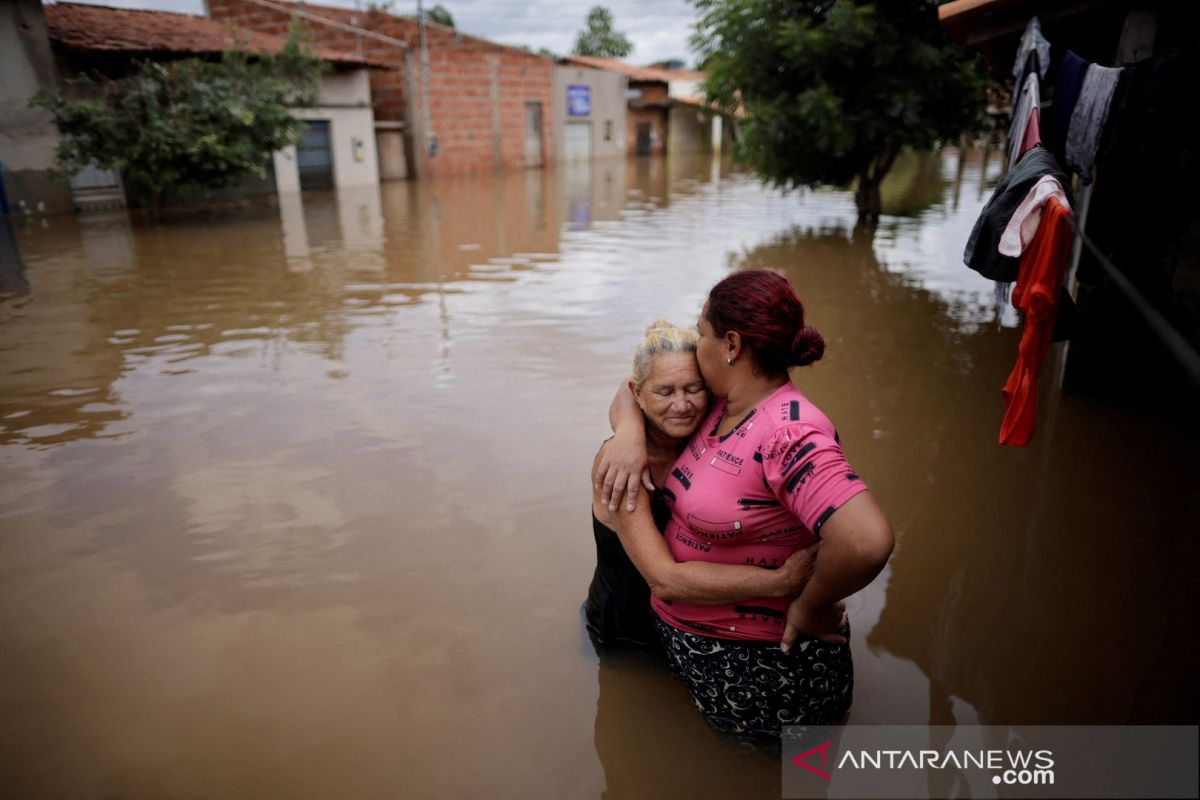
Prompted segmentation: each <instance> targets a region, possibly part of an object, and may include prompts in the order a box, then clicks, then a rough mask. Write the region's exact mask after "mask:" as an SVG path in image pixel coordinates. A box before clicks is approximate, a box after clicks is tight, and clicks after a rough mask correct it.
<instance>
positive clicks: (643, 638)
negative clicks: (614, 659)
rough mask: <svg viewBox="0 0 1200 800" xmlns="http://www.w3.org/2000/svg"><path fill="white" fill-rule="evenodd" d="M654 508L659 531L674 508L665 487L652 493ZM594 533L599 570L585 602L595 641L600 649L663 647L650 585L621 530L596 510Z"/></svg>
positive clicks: (589, 631) (588, 623)
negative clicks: (631, 556) (619, 533)
mask: <svg viewBox="0 0 1200 800" xmlns="http://www.w3.org/2000/svg"><path fill="white" fill-rule="evenodd" d="M650 512H651V514H652V515H653V516H654V524H655V525H656V526H657V527H658V529H659V531H662V530H663V529H664V528H666V526H667V522H668V521H669V520H670V518H671V510H670V508H668V506H667V503H666V500H665V499H664V498H663V493H662V491H661V490H655V491H654V493H653V494H652V495H651V497H650ZM592 534H593V536H594V537H595V539H596V571H595V573H594V574H593V575H592V583H591V585H590V586H588V596H587V602H586V603H585V604H584V610H585V614H586V617H587V629H588V635H589V636H590V637H591V639H592V643H593V644H594V645H595V646H596V649H597V650H600V649H602V648H605V647H611V646H612V645H619V644H627V645H635V646H637V647H645V648H649V649H652V650H661V649H662V648H661V645H660V644H659V641H658V633H657V631H656V630H655V628H654V612H653V611H652V610H651V609H650V587H649V586H647V585H646V581H645V579H643V578H642V576H641V574H640V573H639V572H638V571H637V567H635V566H634V565H633V562H632V561H630V560H629V556H628V555H626V554H625V548H624V547H622V546H621V540H620V538H619V537H618V536H617V532H616V531H614V530H613V529H612V528H610V527H608V526H607V525H605V524H604V523H603V522H601V521H600V520H598V519H597V518H596V515H595V514H592Z"/></svg>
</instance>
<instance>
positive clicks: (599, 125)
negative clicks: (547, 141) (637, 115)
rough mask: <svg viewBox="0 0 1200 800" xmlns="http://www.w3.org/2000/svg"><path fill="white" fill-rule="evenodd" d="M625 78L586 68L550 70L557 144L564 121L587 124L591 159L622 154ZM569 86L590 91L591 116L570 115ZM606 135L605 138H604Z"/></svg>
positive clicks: (560, 152) (561, 155)
mask: <svg viewBox="0 0 1200 800" xmlns="http://www.w3.org/2000/svg"><path fill="white" fill-rule="evenodd" d="M628 85H629V81H628V79H627V78H626V77H625V76H624V75H621V74H620V73H617V72H609V71H607V70H599V69H589V68H587V67H574V66H556V67H555V68H554V129H555V133H556V134H557V137H558V141H559V142H560V143H561V142H562V140H563V136H564V133H563V126H564V125H566V124H567V123H568V122H573V123H574V122H590V123H591V125H592V157H593V158H610V157H615V156H623V155H625V137H626V128H625V117H626V107H625V104H626V100H625V90H626V88H627V87H628ZM569 86H587V87H588V88H589V89H591V104H590V105H591V109H590V110H591V113H590V114H588V115H587V116H571V115H570V114H569V113H568V107H567V90H568V87H569ZM606 134H607V136H606ZM564 151H565V148H563V147H561V146H560V147H559V148H558V160H559V161H563V160H565V157H566V153H565V152H564Z"/></svg>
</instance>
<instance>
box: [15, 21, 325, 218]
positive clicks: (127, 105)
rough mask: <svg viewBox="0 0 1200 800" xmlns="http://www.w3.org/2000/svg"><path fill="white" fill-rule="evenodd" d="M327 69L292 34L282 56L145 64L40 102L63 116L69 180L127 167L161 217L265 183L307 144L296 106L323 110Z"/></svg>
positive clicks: (136, 188) (62, 162)
mask: <svg viewBox="0 0 1200 800" xmlns="http://www.w3.org/2000/svg"><path fill="white" fill-rule="evenodd" d="M321 68H322V64H321V62H320V61H319V60H318V59H316V58H315V57H314V56H313V55H312V54H311V52H310V50H309V49H308V48H307V47H306V46H305V45H304V43H303V42H302V41H301V38H300V35H299V32H298V31H297V30H293V31H292V33H291V35H289V37H288V41H287V44H286V46H285V47H284V49H283V50H282V51H281V52H279V53H278V54H274V55H268V54H250V53H247V52H245V51H244V50H242V49H240V48H237V49H234V50H231V51H229V52H227V53H225V54H224V55H223V56H222V58H221V59H220V60H219V61H206V60H203V59H199V58H188V59H182V60H178V61H168V62H154V61H143V62H140V63H138V64H136V65H135V68H134V69H133V71H132V72H131V73H130V74H128V75H125V76H122V77H117V78H104V79H92V78H88V77H83V78H80V79H78V80H74V81H71V82H70V84H69V86H68V88H67V91H56V92H42V93H40V94H39V95H38V96H37V97H35V98H34V100H33V101H32V102H33V104H35V105H40V106H43V107H45V108H47V109H48V110H49V111H50V112H51V113H52V114H53V116H54V120H55V123H56V124H57V126H58V130H59V134H60V138H59V145H58V152H57V157H58V167H59V169H60V170H61V171H62V172H63V173H66V174H68V175H69V174H73V173H75V172H77V171H79V170H80V169H82V168H84V167H86V166H88V165H91V164H94V165H96V166H99V167H100V168H102V169H113V170H118V171H120V173H121V178H122V180H123V181H124V183H125V185H126V186H127V187H129V189H130V190H131V191H132V192H133V193H134V194H135V195H136V196H137V197H138V199H139V200H141V202H142V203H143V204H144V205H146V206H149V207H151V208H153V209H154V211H155V212H156V213H157V212H159V211H161V209H162V205H163V201H164V199H165V198H166V197H167V196H168V195H171V194H180V195H183V194H196V193H207V192H209V191H211V190H212V189H218V188H221V187H223V186H228V185H230V184H232V183H235V182H237V181H238V180H241V179H242V178H244V177H246V176H248V175H258V176H260V177H262V176H264V175H265V174H266V166H265V165H266V161H267V158H268V157H269V156H270V154H271V153H272V152H273V151H275V150H279V149H281V148H283V147H286V146H288V145H290V144H294V143H295V142H296V141H298V140H299V138H300V130H301V125H302V123H301V122H300V121H299V120H297V119H295V118H294V117H292V115H291V113H290V109H291V108H297V107H304V106H311V105H314V104H315V103H316V100H317V92H318V89H319V82H320V74H321Z"/></svg>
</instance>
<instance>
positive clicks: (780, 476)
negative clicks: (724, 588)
mask: <svg viewBox="0 0 1200 800" xmlns="http://www.w3.org/2000/svg"><path fill="white" fill-rule="evenodd" d="M697 330H698V332H699V334H700V338H699V341H698V343H697V345H696V362H697V364H698V366H699V372H700V374H701V375H702V376H703V377H704V381H705V384H706V385H707V386H708V388H709V390H710V391H711V392H712V394H713V396H714V397H715V398H716V399H717V402H716V403H715V404H714V406H713V408H712V409H711V410H710V411H709V412H708V414H707V415H706V417H705V419H704V421H703V422H702V423H701V424H700V426H699V428H698V430H697V431H696V433H695V434H693V436H692V438H691V439H690V440H689V442H688V443H687V445H686V446H685V447H683V448H681V450H680V454H679V457H678V458H677V459H676V460H675V462H674V463H673V464H672V465H669V466H667V467H659V473H660V474H662V475H663V477H664V482H662V483H656V485H657V486H659V487H661V488H660V490H659V491H660V492H661V493H662V494H663V495H664V496H665V497H666V498H667V500H668V505H669V510H670V520H669V521H668V523H667V525H666V527H665V528H664V529H663V535H662V536H661V537H660V536H658V527H657V526H656V525H655V524H654V523H653V522H652V521H651V519H650V515H649V514H648V513H647V510H646V507H645V504H644V503H642V504H640V506H641V507H640V508H636V509H632V510H631V507H632V506H633V505H637V504H635V503H631V502H629V498H628V496H627V497H626V498H625V499H626V502H625V503H620V502H617V501H616V500H614V498H613V497H612V495H613V494H614V493H615V491H614V488H613V487H614V486H617V487H619V486H621V485H623V484H624V481H625V476H620V475H619V476H616V479H615V480H614V479H612V477H611V476H606V475H604V474H603V473H604V472H605V471H606V470H607V465H608V463H609V462H608V460H607V459H606V460H604V461H602V460H601V459H599V458H598V459H597V463H596V465H595V470H594V471H593V476H594V481H595V483H596V484H599V485H601V486H602V487H603V488H598V489H596V490H595V495H596V496H595V497H594V499H593V507H597V506H599V507H601V508H609V506H613V507H615V510H613V511H612V512H611V513H612V517H611V522H610V525H611V526H612V527H613V528H615V529H616V530H617V532H618V535H619V537H620V541H621V542H622V543H623V544H624V545H625V547H626V549H627V550H628V552H629V556H630V558H631V559H632V561H633V564H635V565H636V566H637V568H638V569H640V570H641V571H642V574H644V575H645V574H647V572H648V571H650V570H651V569H654V567H652V566H651V558H652V555H651V548H650V540H652V539H654V540H657V543H656V544H657V547H659V548H663V549H665V550H666V551H667V552H666V555H665V556H664V558H666V559H669V560H671V561H672V562H674V561H676V560H678V561H679V562H680V563H679V564H677V565H676V566H678V567H680V568H683V567H688V566H695V565H700V564H704V565H707V566H709V567H719V566H722V565H730V564H738V565H743V564H759V565H761V566H766V567H769V566H772V565H775V564H779V563H782V562H784V561H785V560H786V559H789V558H791V557H792V556H794V555H795V554H796V553H797V552H804V551H805V549H806V548H811V547H813V546H814V545H816V544H817V543H818V542H819V543H820V547H819V550H818V552H817V555H816V559H815V562H814V566H813V572H812V575H811V577H809V578H808V579H807V580H806V582H805V585H804V587H803V590H802V591H801V592H799V593H798V594H797V595H794V596H783V597H780V596H770V595H767V594H763V595H759V596H757V597H751V598H739V599H728V598H720V599H718V598H717V597H716V596H715V595H713V594H705V593H704V592H703V591H700V592H699V595H700V596H699V599H696V598H694V597H692V596H687V597H679V596H677V597H674V598H672V597H666V596H663V595H660V594H659V593H658V591H657V590H656V588H655V584H654V582H653V581H651V582H650V589H651V592H652V598H651V605H652V607H653V609H654V612H655V618H654V624H655V627H656V628H657V630H658V634H659V639H660V641H661V642H662V644H663V647H664V648H665V649H666V651H667V658H668V663H669V665H670V666H671V669H672V671H673V672H674V673H675V675H676V676H677V677H679V678H680V679H681V680H683V681H684V682H685V683H686V684H687V686H688V689H689V690H690V692H691V695H692V699H693V700H694V701H695V703H696V705H697V707H699V708H700V710H701V711H702V712H703V713H704V715H705V717H706V718H707V719H708V721H709V722H710V723H711V724H712V725H713V726H714V727H716V728H718V729H720V730H724V731H728V732H732V733H737V734H743V735H747V736H752V737H755V738H760V737H761V738H768V739H770V738H776V737H778V736H779V735H780V731H781V728H782V726H784V725H827V724H835V723H838V722H839V721H841V720H843V719H844V717H845V715H846V712H847V711H848V709H849V707H850V703H851V700H852V697H853V685H854V671H853V663H852V661H851V656H850V647H849V636H850V629H849V627H848V625H847V619H846V614H845V606H844V604H843V600H844V599H845V598H846V597H848V596H849V595H851V594H853V593H854V592H856V591H858V590H860V589H862V588H863V587H864V586H866V585H867V584H868V583H870V582H871V580H872V579H874V577H875V576H876V575H877V574H879V571H880V570H881V569H883V566H884V564H885V563H886V562H887V559H888V557H889V556H890V555H891V552H892V546H893V534H892V529H891V526H890V525H889V524H888V521H887V519H886V518H885V516H884V514H883V512H882V511H881V510H880V508H879V506H878V505H877V504H876V502H875V500H874V498H873V497H872V495H871V492H870V491H869V490H868V489H867V485H866V483H865V482H864V481H863V479H862V478H861V477H860V476H859V474H858V473H857V472H856V471H855V470H854V469H853V468H852V467H851V466H850V464H849V463H848V462H847V460H846V457H845V453H844V452H843V450H842V444H841V439H840V437H839V436H838V434H837V431H836V430H835V428H834V426H833V423H832V422H831V421H830V420H829V418H828V417H827V416H826V415H825V414H824V413H823V412H822V411H821V410H820V409H819V408H817V406H816V405H814V404H813V403H812V402H811V401H810V400H809V399H808V398H806V397H805V396H804V394H803V393H802V392H801V391H800V389H799V388H798V387H797V386H796V385H795V384H794V383H793V382H792V380H791V376H790V373H789V370H790V369H791V368H792V367H801V366H807V365H809V364H811V363H813V362H815V361H817V360H818V359H819V358H821V356H822V354H823V353H824V350H825V341H824V339H823V338H822V337H821V334H820V333H818V332H817V331H816V329H814V328H813V327H811V326H810V325H808V324H806V322H805V314H804V306H803V304H802V303H801V302H800V299H799V298H798V297H797V296H796V293H795V291H794V290H793V289H792V286H791V284H790V283H789V282H788V280H787V278H786V277H784V276H783V275H782V274H780V273H778V272H775V271H772V270H764V269H755V270H746V271H744V272H735V273H733V274H732V275H729V276H728V277H726V278H725V279H724V280H722V281H720V282H719V283H717V285H716V286H714V287H713V288H712V290H711V291H710V292H709V295H708V301H707V302H706V303H705V304H704V309H703V310H702V311H701V313H700V318H699V320H698V324H697ZM616 405H617V409H616V411H615V412H614V415H615V416H616V418H617V423H618V424H616V425H614V429H615V430H617V432H618V433H617V436H616V438H615V440H614V445H613V447H612V448H611V449H613V450H616V451H618V452H617V453H616V454H615V455H613V456H612V461H614V462H616V463H625V464H638V458H637V457H638V456H639V455H640V454H641V453H642V452H645V453H646V454H648V453H649V451H650V448H651V445H650V437H649V435H648V432H649V428H645V427H644V426H643V424H642V423H641V416H642V415H643V414H646V412H645V410H644V408H642V406H641V404H640V403H639V404H638V405H634V404H633V403H631V402H629V401H628V399H627V398H625V397H622V395H621V394H620V393H618V397H617V401H616ZM639 409H642V410H639ZM648 422H649V415H648V414H647V419H646V423H647V424H648ZM643 430H645V431H646V434H645V445H644V447H643V446H642V445H641V444H640V443H639V442H640V440H641V438H643V435H644V434H643ZM630 434H632V436H630ZM631 442H632V445H631ZM630 450H632V451H633V453H634V457H633V458H632V459H631V458H629V453H628V451H630ZM620 451H626V452H625V453H624V454H622V453H621V452H620ZM629 471H631V472H632V473H633V474H634V475H640V474H641V468H640V465H637V466H634V468H633V469H632V470H629ZM624 485H625V486H632V487H633V488H634V489H635V490H636V488H637V484H636V482H635V481H634V480H630V481H629V482H628V484H624ZM625 494H626V495H628V494H630V492H629V491H628V488H626V491H625ZM605 501H608V502H607V503H606V502H605Z"/></svg>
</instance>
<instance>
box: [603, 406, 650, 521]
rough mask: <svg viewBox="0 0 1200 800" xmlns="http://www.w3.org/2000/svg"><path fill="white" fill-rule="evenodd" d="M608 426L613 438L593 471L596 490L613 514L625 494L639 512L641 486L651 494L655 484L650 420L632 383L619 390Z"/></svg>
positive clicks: (626, 500) (631, 509)
mask: <svg viewBox="0 0 1200 800" xmlns="http://www.w3.org/2000/svg"><path fill="white" fill-rule="evenodd" d="M608 422H609V424H610V425H612V429H613V438H612V440H611V441H610V442H609V444H608V446H606V447H605V448H604V449H603V450H602V451H601V458H600V459H599V460H598V461H597V462H596V464H595V465H593V467H592V486H593V488H595V489H599V490H600V497H601V501H602V502H603V503H604V505H606V506H608V508H609V510H610V511H616V510H617V506H618V505H620V504H621V495H622V494H624V495H625V504H626V506H627V507H628V509H629V510H630V511H633V510H634V509H635V508H637V496H638V483H639V482H640V483H642V484H644V485H645V487H646V490H647V491H654V483H653V482H652V481H651V480H650V470H649V468H648V467H647V461H646V417H645V416H644V415H643V414H642V409H641V408H640V407H638V404H637V400H635V399H634V397H633V391H632V390H631V389H630V388H629V383H628V382H625V383H622V384H621V385H620V386H619V387H618V388H617V393H616V395H615V396H614V397H613V401H612V403H611V404H610V405H609V407H608Z"/></svg>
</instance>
